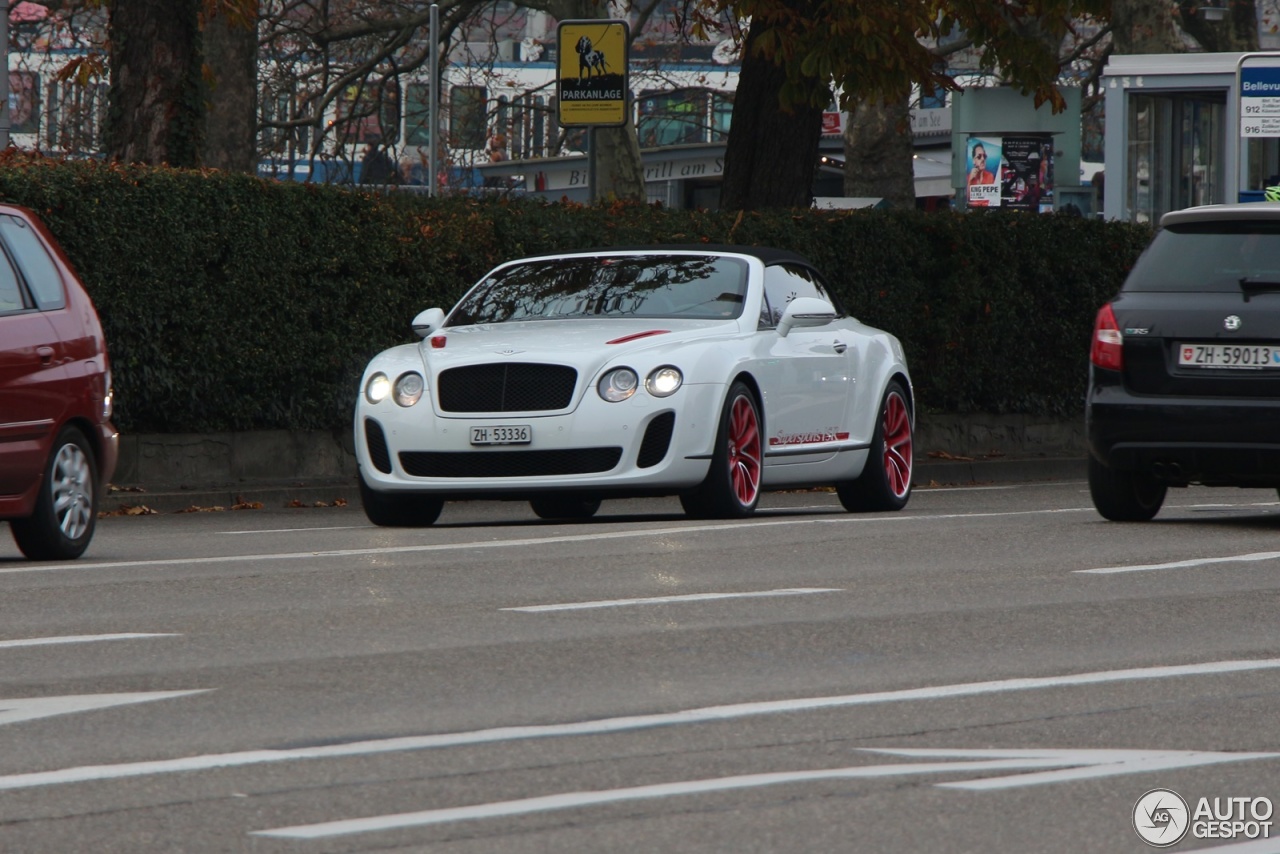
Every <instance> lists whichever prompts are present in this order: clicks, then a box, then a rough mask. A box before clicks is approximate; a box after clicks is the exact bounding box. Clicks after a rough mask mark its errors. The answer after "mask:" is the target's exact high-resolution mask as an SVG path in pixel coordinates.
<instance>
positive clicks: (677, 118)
mask: <svg viewBox="0 0 1280 854" xmlns="http://www.w3.org/2000/svg"><path fill="white" fill-rule="evenodd" d="M708 96H709V93H708V92H707V90H706V89H677V90H675V91H671V92H648V93H644V94H642V95H641V96H640V118H639V120H638V121H637V122H636V132H637V133H638V134H639V135H640V146H641V148H656V147H658V146H663V145H684V144H688V143H692V142H706V141H707V140H708V139H709V137H710V128H709V126H708V120H707V98H708Z"/></svg>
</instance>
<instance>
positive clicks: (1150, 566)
mask: <svg viewBox="0 0 1280 854" xmlns="http://www.w3.org/2000/svg"><path fill="white" fill-rule="evenodd" d="M1276 558H1280V552H1253V553H1252V554H1246V555H1230V556H1228V557H1201V558H1192V559H1190V560H1175V561H1170V562H1169V563H1146V564H1135V565H1134V566H1104V567H1100V568H1098V569H1075V570H1072V572H1078V573H1081V574H1082V575H1112V574H1115V573H1117V572H1151V571H1153V570H1159V569H1186V568H1188V567H1192V566H1209V565H1211V564H1215V563H1251V562H1254V561H1260V560H1275V559H1276Z"/></svg>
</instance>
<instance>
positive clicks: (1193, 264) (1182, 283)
mask: <svg viewBox="0 0 1280 854" xmlns="http://www.w3.org/2000/svg"><path fill="white" fill-rule="evenodd" d="M1242 281H1243V282H1245V283H1246V287H1247V286H1248V283H1255V284H1256V283H1275V284H1277V285H1280V221H1277V220H1214V221H1208V222H1194V223H1180V224H1177V225H1171V226H1167V227H1165V228H1163V229H1161V230H1160V232H1159V233H1158V234H1157V235H1156V237H1155V239H1154V240H1152V241H1151V245H1150V246H1148V247H1147V250H1146V251H1145V252H1144V253H1143V254H1142V257H1141V258H1139V259H1138V263H1137V264H1135V265H1134V267H1133V270H1132V271H1131V272H1130V273H1129V277H1128V279H1127V280H1126V281H1125V285H1124V290H1125V291H1175V292H1177V291H1183V292H1200V293H1206V292H1207V293H1230V292H1237V293H1238V292H1239V291H1240V290H1241V283H1242Z"/></svg>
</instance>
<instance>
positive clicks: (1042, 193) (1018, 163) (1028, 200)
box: [1000, 136, 1053, 213]
mask: <svg viewBox="0 0 1280 854" xmlns="http://www.w3.org/2000/svg"><path fill="white" fill-rule="evenodd" d="M1002 141H1003V143H1004V146H1003V150H1004V163H1003V165H1002V166H1001V169H1000V207H1002V208H1007V209H1009V210H1015V211H1032V212H1034V213H1046V212H1049V211H1052V210H1053V139H1052V137H1047V136H1006V137H1004V138H1003V140H1002Z"/></svg>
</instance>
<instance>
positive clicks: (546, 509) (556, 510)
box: [529, 495, 600, 519]
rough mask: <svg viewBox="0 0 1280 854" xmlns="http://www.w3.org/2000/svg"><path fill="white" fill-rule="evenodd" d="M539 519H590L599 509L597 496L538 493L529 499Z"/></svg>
mask: <svg viewBox="0 0 1280 854" xmlns="http://www.w3.org/2000/svg"><path fill="white" fill-rule="evenodd" d="M529 506H530V507H532V508H533V512H534V513H535V514H536V515H537V517H538V518H539V519H590V518H591V517H592V516H594V515H596V511H597V510H599V509H600V499H599V498H583V497H582V496H579V495H539V496H538V497H537V498H531V499H530V500H529Z"/></svg>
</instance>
